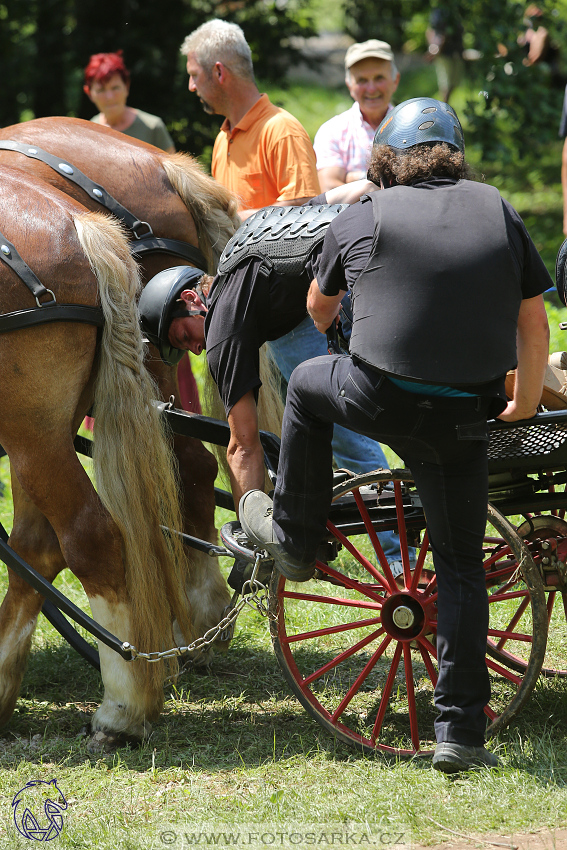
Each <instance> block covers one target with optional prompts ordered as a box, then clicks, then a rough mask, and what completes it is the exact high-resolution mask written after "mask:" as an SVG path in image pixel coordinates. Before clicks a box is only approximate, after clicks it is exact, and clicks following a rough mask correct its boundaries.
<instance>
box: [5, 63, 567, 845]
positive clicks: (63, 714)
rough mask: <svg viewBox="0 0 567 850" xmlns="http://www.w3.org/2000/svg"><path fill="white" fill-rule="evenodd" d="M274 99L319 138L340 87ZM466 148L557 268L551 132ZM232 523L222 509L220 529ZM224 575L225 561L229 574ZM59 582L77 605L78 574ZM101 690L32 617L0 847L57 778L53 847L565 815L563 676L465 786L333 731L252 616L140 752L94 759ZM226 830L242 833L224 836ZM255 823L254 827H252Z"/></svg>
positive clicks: (339, 99) (420, 837)
mask: <svg viewBox="0 0 567 850" xmlns="http://www.w3.org/2000/svg"><path fill="white" fill-rule="evenodd" d="M424 73H425V76H422V77H419V78H416V79H417V80H418V81H421V82H420V84H422V85H423V86H424V87H426V86H430V87H431V85H432V84H433V85H434V82H433V83H432V81H431V75H430V72H429V70H427V69H426V72H424ZM412 82H413V83H414V84H415V85H417V83H416V82H415V80H412V79H410V77H409V75H408V79H407V83H404V85H407V88H404V89H403V96H404V97H406V96H409V87H410V85H411V84H412ZM424 93H429V94H430V93H434V91H427V92H424ZM270 95H271V97H272V98H273V99H274V101H275V102H278V103H282V105H284V106H286V108H288V109H290V110H291V111H292V112H294V113H295V114H297V115H298V117H299V118H300V120H302V122H303V123H304V124H305V126H307V127H308V130H309V132H310V133H311V135H313V133H314V132H315V130H316V129H317V127H318V126H319V124H320V123H321V122H322V121H323V120H325V119H326V118H327V117H329V115H331V114H333V113H335V112H337V111H340V110H342V109H345V108H347V107H348V105H349V100H348V97H347V96H346V93H345V92H344V91H342V90H340V91H339V90H337V91H333V90H328V89H324V88H323V87H321V88H316V87H310V88H309V89H306V88H305V87H303V86H301V85H299V84H297V85H294V86H292V87H291V88H286V89H284V88H281V89H270ZM458 96H459V97H462V96H463V95H462V93H458ZM470 154H471V160H472V161H473V164H474V165H475V166H476V167H477V169H479V170H481V171H484V173H485V176H486V179H487V180H488V181H489V182H492V183H494V184H495V185H497V186H498V187H499V188H500V190H501V191H502V193H503V194H504V196H505V197H507V198H508V199H509V200H510V201H511V202H512V203H513V204H514V205H515V206H516V207H517V209H518V210H519V211H520V212H521V213H522V215H523V216H524V218H525V220H526V222H527V224H528V227H529V229H530V232H531V233H532V236H533V238H534V240H535V242H536V244H537V245H538V248H540V250H541V252H542V255H543V257H544V259H545V262H546V264H547V266H548V268H549V270H550V272H552V271H553V265H554V260H555V254H556V252H557V248H558V247H559V244H560V243H561V241H562V234H561V194H560V185H559V164H560V145H559V143H557V144H555V145H550V146H549V148H548V149H547V150H546V151H545V152H544V154H543V155H541V156H538V158H537V160H534V162H530V163H528V162H526V163H524V164H523V166H522V167H516V168H508V169H505V168H503V167H499V166H498V165H490V166H486V167H485V168H483V167H482V163H479V162H478V161H475V151H474V150H471V151H470ZM547 303H548V311H549V318H550V324H551V328H552V350H560V349H562V348H564V347H567V346H566V345H565V342H564V341H563V334H562V332H561V331H560V330H559V328H558V323H559V321H561V320H563V319H565V318H567V315H566V311H565V310H564V308H563V307H562V306H560V304H559V301H558V299H557V296H556V295H555V294H553V293H551V294H550V295H549V296H548V298H547ZM486 307H487V309H490V305H489V304H487V305H486ZM193 363H194V365H195V368H196V371H199V369H201V368H202V362H200V361H197V360H195V359H194V358H193ZM0 482H1V483H2V484H3V485H4V487H5V492H4V496H3V497H2V498H0V520H1V521H2V523H3V524H5V525H6V526H7V527H8V528H9V527H10V525H11V517H12V506H11V499H10V491H9V475H8V464H7V460H6V458H3V459H1V460H0ZM229 517H230V515H229V514H227V512H224V511H220V510H219V511H218V517H217V526H220V525H221V524H222V523H223V522H225V521H226V520H227V519H228V518H229ZM229 569H230V564H229V563H228V562H226V563H224V564H223V570H224V571H225V573H228V570H229ZM6 583H7V579H6V571H5V570H4V571H0V593H2V595H3V592H4V591H5V588H6ZM56 584H57V586H58V587H59V588H60V589H62V590H63V592H65V593H66V594H67V595H68V596H69V597H70V598H71V599H72V600H73V601H75V602H76V603H77V604H79V605H81V606H84V605H85V597H84V594H83V592H82V589H81V587H80V585H79V584H78V582H77V581H76V579H74V578H73V577H72V576H71V575H67V574H65V575H62V576H60V577H59V578H58V580H57V582H56ZM301 607H302V610H300V608H298V614H297V616H298V618H299V620H298V622H299V627H300V628H304V627H305V626H304V625H303V624H305V623H308V622H311V623H312V622H313V621H314V620H315V619H316V617H317V616H319V615H318V612H317V609H315V607H314V606H310V605H308V604H303V605H302V606H301ZM561 629H563V630H564V629H565V623H564V621H563V620H562V619H561V620H560V621H558V622H557V624H556V630H555V633H554V640H553V643H552V645H551V648H552V651H553V653H554V654H555V657H554V661H555V663H556V665H557V666H560V665H561V664H562V663H563V664H564V665H565V666H567V663H565V662H566V658H565V642H564V632H562V631H561ZM321 651H323V652H324V651H326V648H325V647H323V648H322V650H321ZM101 695H102V690H101V682H100V678H99V676H98V674H97V673H96V672H95V671H94V670H93V669H92V668H90V667H88V665H87V664H86V663H85V662H84V661H83V660H82V659H81V658H79V656H78V655H77V654H76V653H75V652H74V651H73V650H71V649H70V648H69V647H68V645H67V644H66V643H65V642H64V641H63V640H62V639H61V638H60V636H59V635H58V633H57V632H55V631H54V629H53V628H52V627H51V626H50V625H49V624H48V623H47V621H46V620H45V619H43V618H42V617H40V623H39V628H38V629H37V631H36V635H35V637H34V643H33V650H32V653H31V658H30V662H29V667H28V670H27V673H26V675H25V678H24V684H23V688H22V692H21V696H20V699H19V701H18V704H17V708H16V711H15V712H14V715H13V717H12V719H11V720H10V722H9V723H8V725H7V726H6V727H4V728H3V729H2V730H1V731H0V765H1V768H2V769H1V770H0V836H2V847H3V848H6V849H7V850H12V848H22V847H26V846H28V847H29V839H27V838H24V837H22V836H20V835H19V834H18V832H17V831H16V829H15V826H14V822H13V819H12V800H13V798H14V795H15V794H16V793H17V792H18V791H19V790H20V789H22V788H23V787H24V786H25V784H26V783H27V782H30V781H37V780H43V781H45V782H48V781H51V780H53V779H56V780H57V784H58V787H59V788H60V789H61V791H62V792H63V794H64V796H65V798H66V800H67V804H68V808H67V810H66V811H65V812H64V813H63V823H64V829H63V831H62V833H61V835H60V836H58V837H57V839H56V841H57V846H59V847H62V848H73V850H75V848H87V847H88V848H90V847H96V848H99V850H107V848H108V850H110V848H113V850H114V848H117V850H122V848H124V850H134V848H136V850H138V848H158V847H164V846H172V847H176V848H181V847H187V846H190V845H192V844H195V843H201V844H216V845H217V846H226V845H227V844H232V845H233V846H239V844H244V845H245V846H259V847H265V846H266V845H270V844H278V846H286V847H288V846H300V847H302V848H303V847H307V846H310V845H311V844H314V843H318V844H329V843H334V844H339V843H347V842H346V838H345V836H346V835H348V834H350V835H357V836H358V843H359V844H378V845H379V844H395V843H397V844H398V845H400V846H409V845H410V844H411V843H417V842H419V843H435V842H441V841H445V840H446V841H449V842H451V841H452V840H453V838H452V833H451V830H453V831H458V832H461V833H463V834H464V835H469V836H479V835H481V834H485V833H500V834H503V835H511V834H512V833H514V832H522V831H530V830H536V829H540V828H543V827H547V828H549V829H551V830H553V829H556V828H558V827H560V826H566V825H567V709H566V706H567V678H555V679H541V680H540V681H539V682H538V684H537V686H536V689H535V691H534V693H533V695H532V697H531V698H530V700H529V702H528V704H527V705H526V706H525V707H524V709H523V711H522V712H521V713H520V714H519V715H518V717H517V718H516V719H515V720H514V721H513V723H512V724H511V725H510V726H509V727H508V728H507V729H505V730H504V731H503V732H502V733H501V734H500V735H499V736H498V737H497V738H496V739H495V740H494V741H493V742H492V743H491V745H490V746H491V748H493V749H494V750H495V751H496V752H497V753H498V755H499V757H500V760H501V767H500V769H498V770H495V771H491V772H488V771H478V772H472V773H470V774H468V775H463V776H459V777H456V778H455V779H451V778H448V777H446V776H444V775H441V774H438V773H436V772H434V771H433V770H432V769H431V766H430V762H429V761H428V760H426V759H411V760H398V759H395V758H393V759H392V758H387V757H386V756H384V755H381V754H377V755H368V754H365V753H363V752H360V751H359V750H356V749H353V748H349V747H348V746H347V745H346V744H342V743H340V742H338V741H336V740H335V739H334V738H333V737H332V736H331V735H330V734H329V733H328V732H327V731H326V730H325V729H324V728H323V727H322V726H320V725H318V724H317V723H316V722H315V721H314V720H313V719H311V717H309V716H308V714H307V712H306V711H305V710H304V709H303V708H302V707H301V706H300V704H299V703H298V701H297V700H296V699H295V697H294V696H293V695H292V692H291V690H290V688H289V687H288V685H287V684H286V682H285V680H284V678H283V675H282V671H281V670H280V668H279V666H278V663H277V660H276V657H275V655H274V652H273V650H272V646H271V641H270V636H269V629H268V622H267V620H266V619H265V618H263V617H262V616H261V615H260V614H259V613H258V612H257V611H255V610H252V609H245V610H244V612H243V613H242V614H241V615H240V618H239V620H238V623H237V628H236V635H235V638H234V640H233V642H232V645H231V647H230V650H229V652H228V653H227V654H226V655H224V656H217V657H215V659H214V662H213V665H212V667H211V668H210V669H209V670H207V671H206V672H205V673H203V672H198V671H195V670H191V669H188V670H185V671H184V672H182V674H181V675H180V677H179V680H178V681H177V682H176V683H175V685H171V684H170V685H168V686H167V688H166V704H165V710H164V713H163V715H162V717H161V719H160V721H159V722H158V723H156V724H155V728H154V731H153V733H152V735H151V737H150V738H149V740H148V741H146V742H145V743H144V744H143V745H142V746H141V747H139V748H137V749H135V748H130V747H125V748H122V749H120V750H119V751H117V752H116V753H114V754H111V755H105V756H92V755H90V754H89V753H88V752H87V749H86V746H85V738H84V736H83V735H82V732H81V728H82V726H83V725H84V723H85V722H86V721H87V720H88V717H89V715H90V714H91V713H92V712H93V710H94V708H95V707H96V705H97V704H98V703H99V701H100V699H101ZM397 696H398V697H400V698H402V697H403V694H401V692H400V693H399V694H398V695H397ZM222 833H225V834H226V835H227V836H229V835H233V836H240V837H239V838H234V840H229V838H227V839H226V840H225V839H224V838H222V837H221V835H222ZM255 834H259V836H260V837H259V838H257V839H253V838H251V836H252V835H255ZM333 834H334V835H335V838H334V839H332V840H331V837H330V836H332V835H333ZM298 835H299V836H302V837H301V838H300V839H298V838H297V836H298ZM278 836H280V837H278ZM281 836H284V837H281ZM290 836H291V837H290ZM313 836H314V837H313ZM368 836H371V838H369V837H368ZM286 842H287V843H286ZM351 843H356V842H354V840H353V841H351ZM54 846H55V845H54Z"/></svg>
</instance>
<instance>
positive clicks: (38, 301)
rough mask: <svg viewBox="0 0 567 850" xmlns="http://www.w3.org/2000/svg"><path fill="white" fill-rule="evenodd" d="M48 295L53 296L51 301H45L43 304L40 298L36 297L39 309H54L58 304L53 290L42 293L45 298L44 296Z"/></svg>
mask: <svg viewBox="0 0 567 850" xmlns="http://www.w3.org/2000/svg"><path fill="white" fill-rule="evenodd" d="M48 293H49V295H51V301H44V302H43V304H42V303H41V301H40V300H39V296H38V295H36V296H35V303H36V304H37V306H38V307H52V306H53V305H54V304H57V298H56V297H55V293H54V292H52V291H51V289H46V290H45V292H42V293H41V295H42V297H43V295H46V294H48Z"/></svg>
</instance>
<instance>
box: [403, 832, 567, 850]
mask: <svg viewBox="0 0 567 850" xmlns="http://www.w3.org/2000/svg"><path fill="white" fill-rule="evenodd" d="M472 847H481V848H483V850H484V848H486V850H489V848H494V847H505V848H506V847H507V848H509V850H512V848H515V850H567V829H547V828H546V829H539V830H537V832H529V833H521V834H514V835H471V836H470V837H469V836H466V837H465V836H464V835H460V834H453V835H451V836H449V835H448V836H447V841H446V842H444V843H443V844H436V845H431V844H429V845H423V844H413V845H412V850H471V848H472Z"/></svg>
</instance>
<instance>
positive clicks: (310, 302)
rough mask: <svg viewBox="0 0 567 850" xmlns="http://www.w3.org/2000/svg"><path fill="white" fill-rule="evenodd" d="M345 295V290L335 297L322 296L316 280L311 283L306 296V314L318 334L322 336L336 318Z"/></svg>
mask: <svg viewBox="0 0 567 850" xmlns="http://www.w3.org/2000/svg"><path fill="white" fill-rule="evenodd" d="M345 295H346V290H341V291H340V292H339V293H338V294H337V295H323V293H322V292H321V290H320V289H319V284H318V283H317V278H315V279H314V280H312V281H311V286H310V287H309V292H308V294H307V312H308V313H309V315H310V316H311V318H312V319H313V324H314V325H315V327H316V328H317V330H318V331H319V332H320V333H322V334H324V333H325V332H326V330H327V328H328V327H329V326H330V325H331V323H332V321H333V319H334V318H335V317H336V316H337V314H338V312H339V310H340V306H341V301H342V299H343V298H344V296H345Z"/></svg>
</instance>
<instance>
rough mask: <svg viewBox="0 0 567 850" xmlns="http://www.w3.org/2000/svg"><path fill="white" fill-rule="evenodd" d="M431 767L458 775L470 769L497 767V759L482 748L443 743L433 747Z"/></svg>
mask: <svg viewBox="0 0 567 850" xmlns="http://www.w3.org/2000/svg"><path fill="white" fill-rule="evenodd" d="M433 767H434V768H435V770H442V771H443V773H459V772H460V771H461V770H470V768H471V767H498V759H497V758H496V756H495V755H494V753H489V752H488V750H485V748H484V747H468V746H467V745H466V744H452V743H451V742H450V741H444V742H442V743H441V744H437V746H436V747H435V755H434V756H433Z"/></svg>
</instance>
